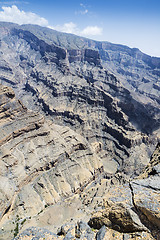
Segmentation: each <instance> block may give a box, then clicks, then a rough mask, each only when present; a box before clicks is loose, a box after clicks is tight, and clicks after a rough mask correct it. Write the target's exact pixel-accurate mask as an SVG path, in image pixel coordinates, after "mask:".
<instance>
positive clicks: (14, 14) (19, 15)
mask: <svg viewBox="0 0 160 240" xmlns="http://www.w3.org/2000/svg"><path fill="white" fill-rule="evenodd" d="M2 10H3V11H0V21H4V22H13V23H17V24H20V25H21V24H37V25H40V26H43V27H48V28H51V29H54V30H57V31H61V32H66V33H72V34H76V35H80V36H88V37H92V36H98V35H101V34H102V28H100V27H98V26H87V27H85V28H84V29H80V28H78V26H77V25H76V24H75V23H73V22H68V23H64V24H63V25H57V26H49V24H48V21H47V19H45V18H43V17H40V16H38V15H37V14H35V13H32V12H25V11H21V10H19V9H18V7H17V6H16V5H13V6H12V7H4V6H3V7H2ZM84 11H86V12H87V11H88V10H87V9H85V10H84Z"/></svg>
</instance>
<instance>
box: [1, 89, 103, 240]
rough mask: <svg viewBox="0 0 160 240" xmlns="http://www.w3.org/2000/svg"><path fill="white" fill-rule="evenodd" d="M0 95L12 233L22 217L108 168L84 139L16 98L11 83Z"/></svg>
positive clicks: (4, 188) (4, 191)
mask: <svg viewBox="0 0 160 240" xmlns="http://www.w3.org/2000/svg"><path fill="white" fill-rule="evenodd" d="M0 97H1V106H0V107H1V119H0V127H1V148H0V150H1V151H0V155H1V164H0V169H1V176H0V182H1V184H0V194H1V204H0V205H1V206H0V208H1V209H0V210H1V224H2V226H3V225H4V229H5V227H6V228H7V229H8V231H9V232H10V233H11V230H12V228H13V227H14V225H15V222H14V221H15V220H16V218H17V216H18V218H20V219H23V218H24V219H25V218H26V217H32V216H35V215H37V214H38V213H39V212H41V211H42V210H43V209H45V207H46V206H50V205H53V204H54V203H56V202H58V201H60V200H62V199H65V198H67V197H69V196H71V195H72V194H74V193H75V192H76V191H78V190H79V189H81V188H83V186H85V185H86V184H88V183H89V182H90V181H92V180H93V178H94V177H95V175H96V174H97V173H98V171H99V172H101V171H103V166H102V163H101V161H100V159H99V158H98V156H96V154H95V153H94V152H93V149H92V147H91V146H90V145H89V144H88V142H87V141H86V140H85V139H84V138H83V137H81V136H80V135H78V134H76V133H75V132H74V131H72V130H71V129H69V128H68V127H65V128H64V127H61V126H58V125H55V124H53V123H52V122H44V118H43V117H42V116H41V115H39V114H38V113H33V112H31V111H28V110H27V109H26V108H25V107H24V106H23V104H22V103H21V102H20V101H18V100H16V99H15V95H14V92H13V91H12V90H11V89H10V88H9V87H3V86H2V85H1V86H0ZM9 224H10V226H9V227H8V225H9ZM10 233H7V234H10ZM1 234H2V236H3V231H2V232H1ZM4 238H6V236H4Z"/></svg>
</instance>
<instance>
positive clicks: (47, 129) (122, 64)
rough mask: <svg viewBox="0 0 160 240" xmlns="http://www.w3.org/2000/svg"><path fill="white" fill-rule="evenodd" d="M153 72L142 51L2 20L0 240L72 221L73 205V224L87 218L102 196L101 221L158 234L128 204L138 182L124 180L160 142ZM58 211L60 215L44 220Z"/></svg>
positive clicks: (155, 64)
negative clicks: (23, 231)
mask: <svg viewBox="0 0 160 240" xmlns="http://www.w3.org/2000/svg"><path fill="white" fill-rule="evenodd" d="M159 71H160V59H159V58H153V57H150V56H147V55H145V54H143V53H141V52H140V51H139V50H138V49H130V48H128V47H126V46H121V45H115V44H111V43H108V42H96V41H92V40H89V39H85V38H81V37H77V36H74V35H71V34H64V33H58V32H56V31H53V30H50V29H47V28H42V27H39V26H34V25H23V26H19V25H16V24H11V23H0V81H1V83H2V84H3V85H7V86H8V87H3V86H1V98H0V99H1V118H0V121H1V122H0V124H1V125H0V127H1V128H2V131H1V134H0V143H1V147H0V153H1V178H2V180H1V182H2V183H3V182H4V183H5V184H2V186H1V226H3V228H4V229H5V231H4V232H3V231H1V236H2V239H9V238H11V237H12V236H13V235H14V233H16V232H17V230H16V229H17V228H16V226H18V228H19V230H20V229H22V230H24V229H25V228H26V227H27V226H28V227H31V226H35V227H36V226H38V227H39V226H43V227H46V226H47V228H48V229H49V230H51V226H52V225H55V228H58V227H59V226H61V225H62V224H64V223H65V222H66V221H70V220H71V218H72V216H71V214H70V204H71V205H72V206H73V209H74V210H75V212H76V214H75V216H74V217H75V221H77V220H78V219H80V217H81V218H83V219H86V221H88V220H89V219H88V218H90V216H91V214H92V213H93V211H94V209H96V210H97V211H98V209H97V204H98V206H99V207H100V209H101V210H102V209H103V208H104V207H106V205H105V206H104V205H103V204H102V203H104V202H105V204H106V203H107V204H108V205H107V207H106V209H107V210H106V211H107V213H103V212H101V213H99V214H102V217H103V214H106V216H108V217H107V220H105V221H106V226H107V227H111V228H112V229H113V230H115V231H117V228H116V227H115V226H116V225H117V224H118V226H119V227H118V230H119V231H122V232H126V231H127V232H129V231H147V230H146V226H147V229H150V230H151V231H152V232H154V231H156V229H155V228H154V227H153V226H150V216H149V217H148V215H147V214H146V213H145V212H144V211H142V206H140V205H138V204H139V201H140V200H139V199H138V198H137V196H136V200H135V203H134V199H133V193H134V192H135V194H136V193H137V192H138V191H139V189H138V188H137V187H136V184H139V185H143V183H142V182H141V181H140V182H138V183H137V182H136V181H137V180H135V182H134V183H133V184H131V183H130V182H131V180H132V179H133V178H134V177H135V176H138V175H140V174H141V173H142V172H143V169H144V167H146V166H147V165H148V163H149V161H150V157H151V154H152V152H153V150H154V149H155V146H156V145H157V142H158V141H159V139H160V101H159V96H160V87H159ZM10 87H12V88H13V89H14V92H15V94H16V97H17V98H15V94H14V92H13V90H11V88H10ZM16 99H20V101H19V100H16ZM24 106H25V107H24ZM28 109H29V110H28ZM154 174H159V173H158V172H156V173H155V172H154V171H153V175H154ZM156 177H157V176H156ZM147 181H148V180H147ZM149 181H150V180H149ZM153 182H154V183H155V181H153ZM145 184H147V183H145ZM119 185H120V188H119V187H118V186H119ZM132 185H133V187H132ZM141 187H142V186H141ZM149 187H150V186H149ZM133 188H134V189H133ZM156 191H157V192H156V193H155V194H156V196H157V194H159V190H158V189H156ZM127 192H128V194H127ZM114 194H115V198H114ZM119 194H120V195H121V194H122V196H120V195H119ZM147 194H148V193H147ZM153 195H154V193H153ZM123 196H127V199H126V201H124V198H123ZM77 199H78V200H77ZM110 201H111V202H112V203H110ZM119 201H120V203H119ZM136 201H137V202H136ZM151 201H152V198H151ZM121 203H122V204H121ZM135 204H137V205H136V206H135ZM149 204H150V203H149ZM52 205H53V206H52ZM122 205H123V206H122ZM133 205H134V207H133ZM59 206H61V207H59ZM75 206H77V208H78V210H77V209H76V207H75ZM45 208H46V209H45ZM132 208H134V213H133V212H132V210H133V209H132ZM57 209H58V211H62V212H60V214H61V215H62V216H63V217H62V218H61V217H59V216H60V215H58V216H57V218H56V220H54V219H53V218H50V219H49V216H50V215H49V212H50V211H51V212H52V213H53V216H55V213H56V211H57ZM60 209H61V210H60ZM116 209H118V211H120V212H122V216H123V219H122V220H117V216H115V215H114V214H115V211H116ZM139 211H141V212H143V214H144V215H147V216H146V217H148V219H149V220H147V221H149V226H148V225H147V224H146V222H145V221H143V220H144V219H143V218H144V216H142V218H141V214H140V213H139ZM146 211H150V210H146ZM135 213H136V215H135ZM107 214H109V215H107ZM143 214H142V215H143ZM150 214H151V215H153V214H152V213H149V215H150ZM156 214H157V213H156ZM17 215H18V217H17ZM39 215H40V216H39ZM72 215H74V213H73V212H72ZM126 215H127V216H129V219H128V218H127V220H126V221H127V224H128V225H127V226H128V227H127V228H125V226H124V224H123V221H124V219H125V216H126ZM67 216H68V219H69V220H68V219H67ZM137 216H138V217H137ZM157 216H158V215H157ZM151 217H153V216H151ZM43 218H44V221H43ZM58 218H60V219H59V221H58ZM139 218H140V219H139ZM96 219H97V217H96ZM98 219H99V218H98ZM108 219H109V220H108ZM92 220H93V219H92ZM23 221H26V223H25V225H24V226H25V227H24V228H23V224H21V222H23ZM57 221H58V222H57ZM98 221H99V220H98ZM100 221H101V220H100ZM48 222H49V224H48ZM90 222H92V223H93V224H94V221H90ZM17 224H18V225H17ZM56 224H57V225H56ZM107 224H108V225H107ZM158 224H159V222H158ZM94 227H95V225H94ZM11 230H12V232H11ZM15 235H16V234H15ZM142 235H143V234H142ZM152 235H154V236H155V235H156V234H155V233H153V234H152ZM8 236H9V237H8ZM121 237H123V236H121ZM82 239H83V238H82ZM142 239H143V237H142Z"/></svg>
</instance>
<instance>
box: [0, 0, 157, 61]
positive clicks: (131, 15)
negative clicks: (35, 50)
mask: <svg viewBox="0 0 160 240" xmlns="http://www.w3.org/2000/svg"><path fill="white" fill-rule="evenodd" d="M0 21H12V22H16V23H19V24H25V23H32V24H39V25H41V26H46V27H50V28H53V29H56V30H59V31H64V32H69V33H74V34H77V35H80V36H85V37H89V38H92V39H95V40H102V41H109V42H113V43H118V44H124V45H127V46H129V47H137V48H139V49H140V50H141V51H143V52H144V53H147V54H149V55H152V56H157V57H160V0H99V1H96V0H82V1H79V0H74V1H73V0H72V1H65V0H45V1H43V0H24V1H23V0H17V1H12V0H11V1H7V0H2V1H1V0H0Z"/></svg>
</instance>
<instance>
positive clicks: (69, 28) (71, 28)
mask: <svg viewBox="0 0 160 240" xmlns="http://www.w3.org/2000/svg"><path fill="white" fill-rule="evenodd" d="M48 27H49V28H51V29H54V30H57V31H60V32H66V33H73V34H77V32H78V29H77V25H76V24H75V23H73V22H69V23H64V24H63V25H57V26H55V27H52V26H48Z"/></svg>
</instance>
